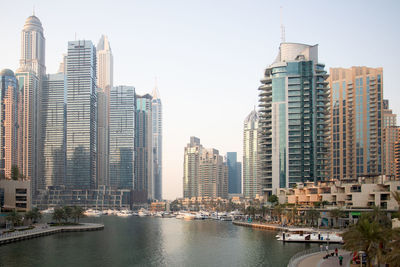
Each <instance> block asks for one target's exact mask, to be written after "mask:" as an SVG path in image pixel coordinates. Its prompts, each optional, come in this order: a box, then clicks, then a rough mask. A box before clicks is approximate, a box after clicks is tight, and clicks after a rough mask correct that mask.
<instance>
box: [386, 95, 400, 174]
mask: <svg viewBox="0 0 400 267" xmlns="http://www.w3.org/2000/svg"><path fill="white" fill-rule="evenodd" d="M396 120H397V116H396V114H394V113H393V112H392V110H391V109H389V100H383V130H382V131H383V133H382V136H383V138H382V139H383V155H384V156H383V174H385V175H387V176H391V177H395V176H396V164H395V143H396V142H397V140H398V139H399V134H400V129H399V127H397V121H396Z"/></svg>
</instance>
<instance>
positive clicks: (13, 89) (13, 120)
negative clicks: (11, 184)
mask: <svg viewBox="0 0 400 267" xmlns="http://www.w3.org/2000/svg"><path fill="white" fill-rule="evenodd" d="M18 100H19V90H18V83H17V79H16V78H15V75H14V72H13V71H12V70H9V69H4V70H2V71H1V72H0V101H1V102H0V177H7V178H9V179H10V178H11V170H12V167H13V166H14V165H17V164H18V141H19V140H18V131H19V121H18V118H19V114H18V113H19V109H18Z"/></svg>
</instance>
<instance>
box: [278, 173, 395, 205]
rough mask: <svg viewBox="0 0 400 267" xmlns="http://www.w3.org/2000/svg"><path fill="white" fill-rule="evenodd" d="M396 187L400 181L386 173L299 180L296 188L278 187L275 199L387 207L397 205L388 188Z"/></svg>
mask: <svg viewBox="0 0 400 267" xmlns="http://www.w3.org/2000/svg"><path fill="white" fill-rule="evenodd" d="M398 190H400V181H397V180H389V179H388V177H387V176H378V177H375V178H371V177H368V178H365V177H360V178H359V180H358V181H355V180H353V181H350V180H349V181H345V180H342V181H340V180H332V181H325V182H319V183H318V185H314V183H312V182H309V183H304V184H303V183H299V184H298V185H297V187H296V188H287V189H280V191H279V203H289V204H297V205H304V206H308V205H309V206H311V205H313V204H315V203H316V202H323V201H327V202H329V204H330V205H333V206H337V207H343V208H347V209H354V208H361V209H362V208H371V207H373V206H377V207H381V208H382V209H387V210H390V211H396V210H398V208H399V206H398V204H397V202H396V200H395V199H393V197H392V195H391V192H394V191H398Z"/></svg>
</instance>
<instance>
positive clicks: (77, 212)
mask: <svg viewBox="0 0 400 267" xmlns="http://www.w3.org/2000/svg"><path fill="white" fill-rule="evenodd" d="M83 213H84V210H83V208H82V207H79V206H73V207H72V212H71V216H72V218H73V219H74V223H77V222H78V223H79V219H80V218H83V217H85V215H84V214H83Z"/></svg>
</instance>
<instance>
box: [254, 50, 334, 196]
mask: <svg viewBox="0 0 400 267" xmlns="http://www.w3.org/2000/svg"><path fill="white" fill-rule="evenodd" d="M327 78H328V75H327V73H326V71H325V69H324V65H323V64H320V63H318V46H317V45H315V46H310V45H305V44H297V43H281V45H280V51H279V54H278V57H277V59H276V60H275V62H273V63H272V65H270V66H269V67H268V68H267V69H266V70H265V74H264V78H263V79H262V80H261V83H262V85H261V86H260V87H259V91H260V93H259V97H260V98H259V107H260V110H259V117H260V129H261V131H260V164H261V166H260V167H261V169H260V171H261V186H262V190H263V192H264V195H270V194H276V193H277V189H279V188H285V187H292V186H294V185H295V184H296V183H297V182H304V181H319V180H323V179H325V178H326V177H327V176H328V172H327V167H328V148H329V143H328V142H329V141H328V140H329V139H328V136H329V122H328V120H329V88H328V86H327V84H328V83H327V81H326V79H327Z"/></svg>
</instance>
